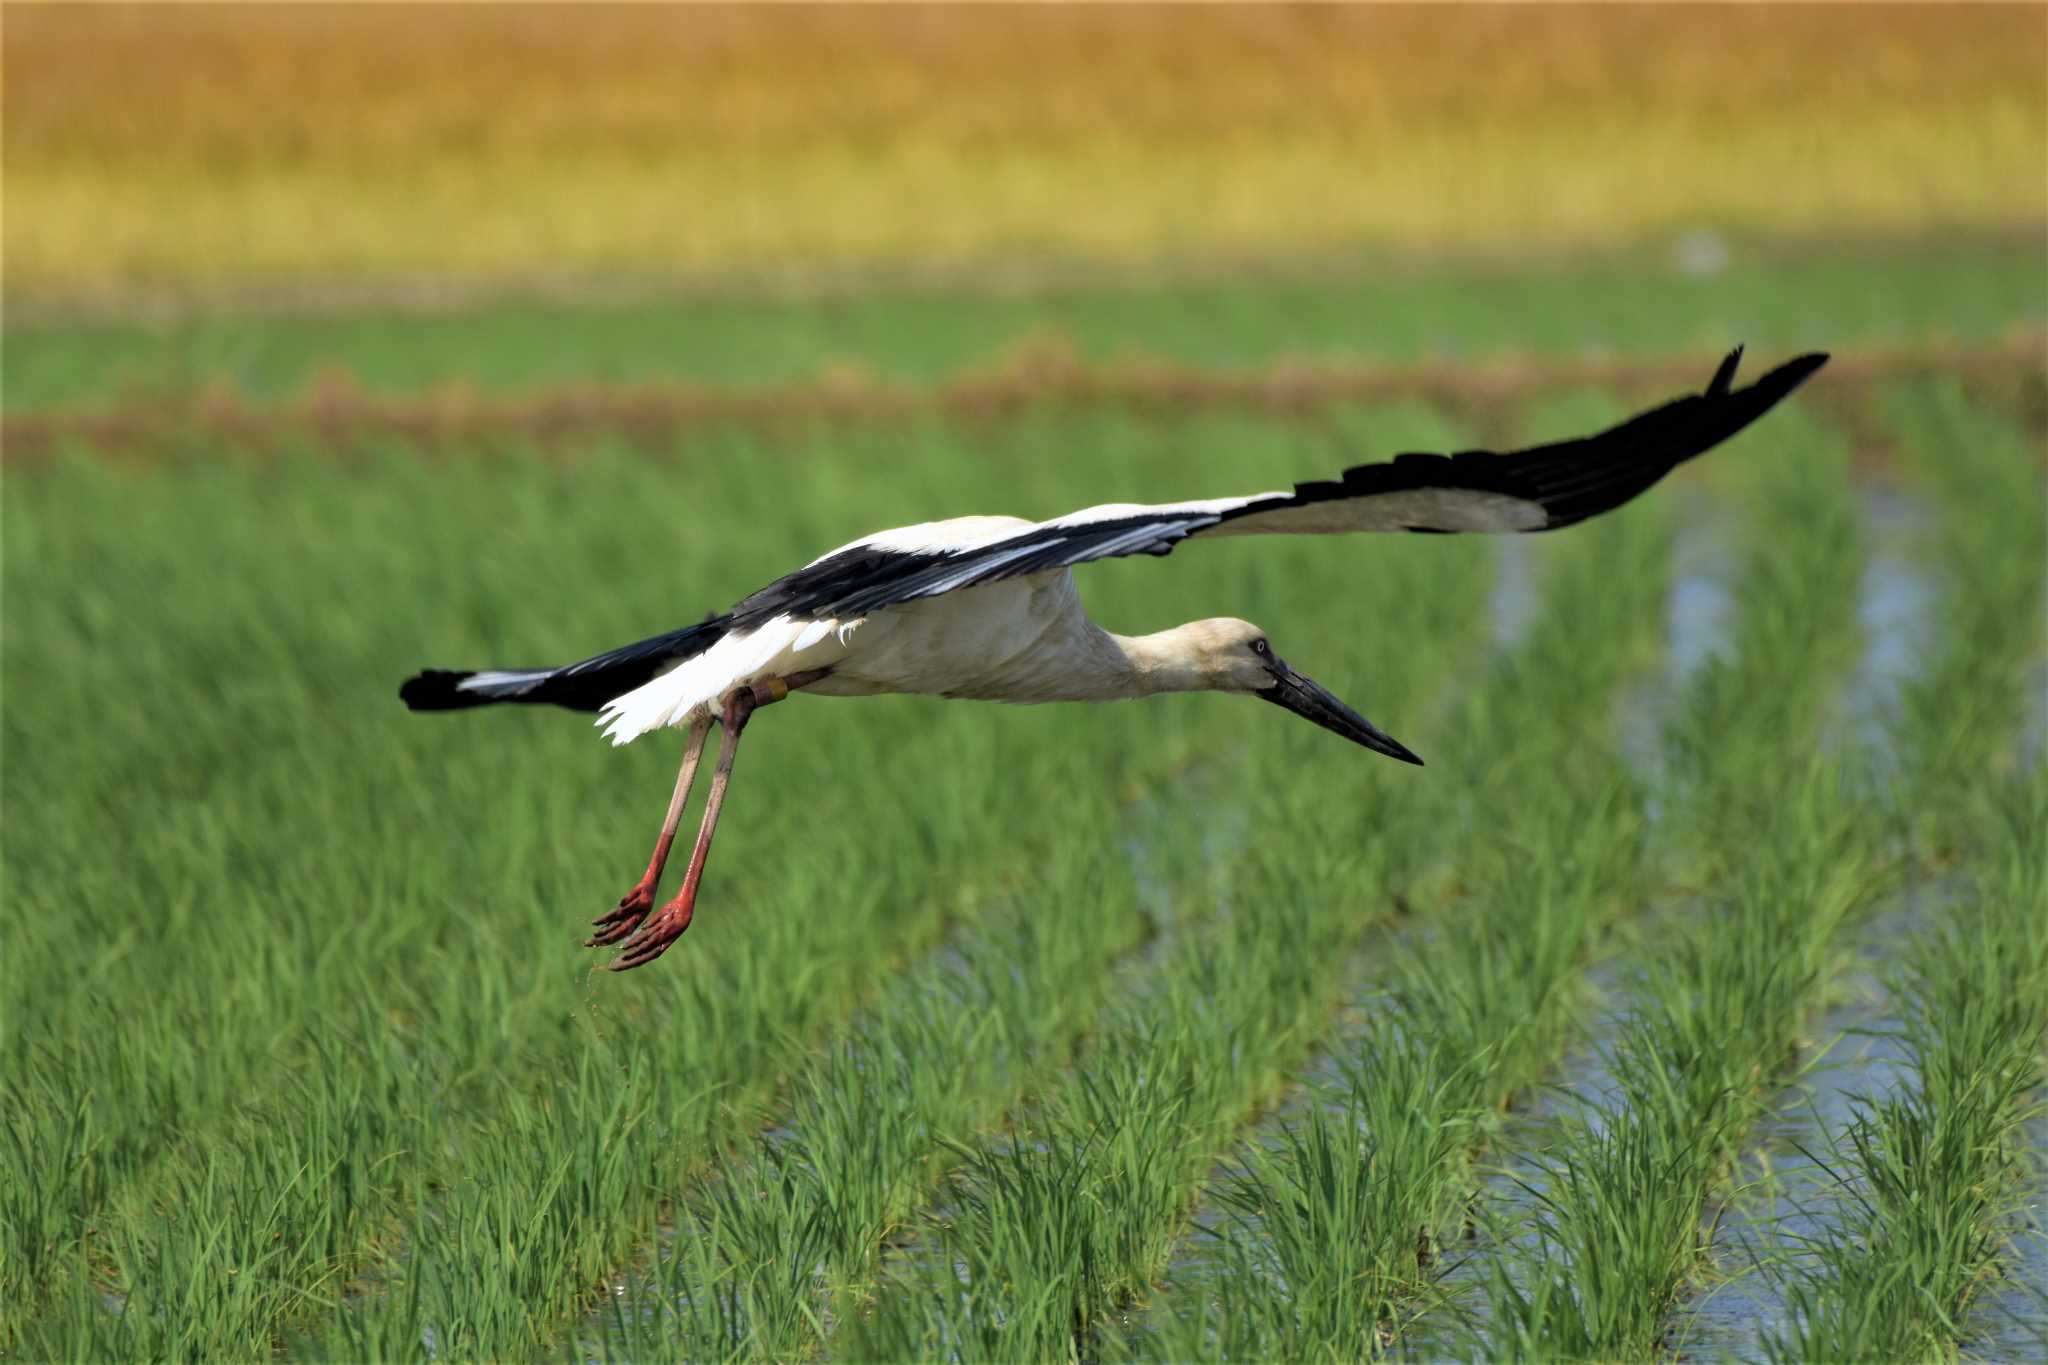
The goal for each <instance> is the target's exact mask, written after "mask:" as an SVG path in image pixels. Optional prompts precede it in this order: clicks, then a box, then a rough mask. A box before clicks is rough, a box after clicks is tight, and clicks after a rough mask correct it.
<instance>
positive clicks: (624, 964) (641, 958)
mask: <svg viewBox="0 0 2048 1365" xmlns="http://www.w3.org/2000/svg"><path fill="white" fill-rule="evenodd" d="M692 890H694V888H692ZM696 902H697V898H696V896H695V895H693V894H690V893H689V892H685V893H683V894H680V895H678V896H677V897H676V898H675V899H674V900H672V901H670V902H669V903H668V904H667V905H664V906H662V907H661V912H660V913H659V914H657V915H656V916H655V917H654V918H653V919H651V920H649V921H647V923H646V924H644V925H642V926H641V927H640V932H639V933H637V934H634V935H633V937H632V938H630V939H628V940H627V941H626V946H625V947H624V948H622V949H620V950H619V955H618V956H617V957H615V958H613V959H612V962H611V969H612V970H613V971H615V972H627V971H631V970H632V969H633V968H635V967H644V966H646V965H647V964H648V963H650V962H652V961H654V959H656V958H657V957H660V956H661V955H662V954H663V953H665V952H667V951H668V946H669V944H671V943H674V942H675V941H676V940H677V939H679V938H681V937H682V936H683V931H684V930H685V929H688V928H689V927H690V919H691V917H692V916H693V915H694V914H695V913H696V910H697V904H696ZM620 932H621V933H623V932H624V931H623V930H621V931H620Z"/></svg>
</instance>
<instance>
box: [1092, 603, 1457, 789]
mask: <svg viewBox="0 0 2048 1365" xmlns="http://www.w3.org/2000/svg"><path fill="white" fill-rule="evenodd" d="M1131 644H1133V645H1138V646H1140V648H1139V649H1135V650H1131V651H1130V653H1131V655H1132V659H1133V662H1134V663H1136V664H1137V665H1138V666H1139V667H1140V669H1141V670H1143V672H1144V673H1145V674H1146V675H1147V676H1148V679H1149V681H1150V684H1151V689H1150V690H1156V691H1162V692H1166V691H1172V692H1244V693H1249V694H1250V695H1252V696H1255V697H1258V698H1260V699H1262V700H1264V701H1270V702H1272V703H1274V704H1275V705H1278V706H1284V707H1286V708H1287V709H1288V710H1290V711H1292V712H1294V714H1296V715H1297V716H1301V717H1303V718H1304V719H1307V720H1312V721H1314V722H1315V723H1316V724H1318V725H1320V726H1322V727H1323V728H1324V729H1325V730H1329V731H1331V732H1333V733H1335V734H1339V735H1342V736H1344V738H1346V739H1348V740H1350V741H1351V742H1352V743H1354V744H1362V745H1364V746H1365V747H1366V748H1368V749H1371V750H1372V751H1373V752H1375V753H1381V754H1385V755H1387V756H1388V757H1389V758H1398V759H1400V760H1401V761H1402V762H1404V763H1414V764H1417V765H1419V764H1421V762H1422V760H1421V759H1419V758H1417V757H1416V756H1415V755H1414V754H1413V753H1412V752H1410V751H1409V749H1408V747H1407V746H1406V745H1404V744H1402V743H1401V742H1400V741H1399V740H1397V739H1395V738H1394V737H1393V736H1392V735H1390V734H1388V733H1387V732H1386V731H1384V730H1382V729H1380V728H1379V727H1378V726H1377V725H1374V724H1373V723H1372V722H1371V721H1369V720H1367V719H1366V718H1365V717H1364V716H1361V715H1359V714H1358V713H1357V712H1356V711H1354V710H1352V709H1351V708H1350V707H1348V706H1346V705H1345V704H1344V703H1343V702H1341V701H1338V700H1337V699H1336V698H1335V697H1333V696H1331V695H1330V693H1329V692H1328V691H1326V690H1325V689H1324V688H1323V687H1322V686H1321V685H1319V684H1317V683H1316V682H1314V681H1312V680H1310V679H1308V678H1305V677H1303V676H1302V675H1301V674H1299V673H1297V672H1295V671H1294V670H1293V669H1292V668H1290V667H1288V665H1287V664H1286V663H1285V662H1283V661H1282V660H1281V658H1280V656H1279V655H1278V654H1277V653H1275V652H1274V649H1273V643H1272V641H1271V640H1269V639H1268V638H1267V637H1266V632H1265V631H1263V630H1261V629H1259V628H1258V627H1257V626H1255V625H1253V624H1252V623H1251V622H1249V621H1240V620H1238V619H1237V618H1236V617H1232V616H1217V617H1212V618H1210V619H1209V620H1206V621H1190V622H1188V623H1187V624H1186V625H1184V626H1179V627H1177V628H1175V629H1173V630H1167V631H1161V632H1160V633H1159V634H1157V635H1148V636H1145V637H1143V638H1142V640H1137V641H1132V642H1131Z"/></svg>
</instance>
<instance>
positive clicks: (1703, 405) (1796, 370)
mask: <svg viewBox="0 0 2048 1365" xmlns="http://www.w3.org/2000/svg"><path fill="white" fill-rule="evenodd" d="M1741 358H1742V350H1741V348H1740V347H1738V348H1736V349H1735V350H1734V351H1733V352H1731V353H1730V354H1729V356H1728V358H1727V359H1726V360H1724V361H1722V362H1721V367H1720V368H1719V369H1718V370H1716V371H1715V373H1714V377H1713V379H1712V380H1711V381H1710V382H1709V383H1708V385H1707V387H1706V390H1705V391H1704V392H1703V393H1698V394H1688V395H1686V396H1685V397H1682V398H1677V399H1673V400H1672V401H1671V402H1668V403H1665V404H1664V405H1663V406H1661V407H1656V408H1652V409H1650V410H1649V411H1647V412H1643V413H1640V414H1638V415H1636V416H1634V417H1631V418H1629V419H1628V420H1627V421H1625V422H1623V423H1621V424H1620V425H1619V426H1614V427H1610V428H1608V429H1607V430H1606V431H1603V432H1599V433H1597V434H1595V435H1592V436H1582V437H1579V438H1578V439H1576V440H1571V441H1559V442H1556V443H1554V444H1551V445H1543V446H1535V447H1532V448H1530V449H1528V450H1518V451H1509V452H1506V453H1496V452H1493V451H1487V450H1467V451H1461V452H1459V453H1458V454H1455V455H1422V454H1408V455H1400V456H1396V457H1395V458H1394V459H1392V460H1389V461H1386V462H1384V463H1381V464H1367V465H1358V466H1356V467H1355V468H1352V469H1347V470H1345V471H1344V473H1343V475H1342V477H1340V478H1336V479H1328V480H1322V481H1319V482H1315V483H1303V484H1297V485H1295V488H1294V491H1293V492H1291V493H1255V494H1252V495H1250V496H1248V497H1240V498H1216V499H1211V500H1209V501H1206V502H1177V503H1163V504H1159V505H1157V506H1140V505H1135V504H1113V505H1110V506H1104V507H1090V508H1087V509H1086V510H1084V511H1080V512H1074V513H1071V514H1069V515H1067V516H1064V517H1059V518H1056V519H1054V520H1052V521H1044V522H1038V523H1036V524H1032V525H1027V526H1024V527H1023V528H1021V529H1006V530H1002V531H996V532H982V533H980V534H974V535H971V536H969V537H967V538H964V539H958V538H949V537H947V536H945V535H943V534H939V530H940V528H943V527H944V526H945V523H940V524H939V525H938V527H935V528H932V529H933V534H931V535H930V536H929V537H927V538H926V540H925V541H921V540H920V538H919V536H918V535H917V534H916V532H917V531H918V530H919V529H920V528H908V530H907V531H904V532H888V533H884V534H883V535H881V536H876V537H871V538H870V539H868V540H865V541H858V542H856V543H854V544H852V545H849V546H847V547H846V548H845V549H842V550H838V551H835V552H834V553H832V554H829V555H827V556H825V557H824V558H823V559H820V560H819V561H817V562H816V563H815V564H811V565H808V566H806V567H805V568H802V569H799V570H797V571H796V572H795V573H793V574H789V575H787V576H786V577H783V578H780V579H777V580H776V581H775V582H773V583H771V584H769V585H768V586H767V587H765V588H763V589H761V591H759V592H757V593H755V594H753V595H752V596H750V597H748V598H746V599H744V600H743V601H741V602H740V603H739V604H738V605H737V606H735V607H734V608H733V613H732V614H733V623H734V625H735V626H738V627H741V628H744V627H746V626H748V625H750V624H754V623H756V622H758V621H765V620H768V619H770V618H772V617H775V616H787V617H789V618H791V619H794V620H823V619H826V618H834V619H839V620H847V619H851V618H855V617H859V616H865V615H867V614H868V613H870V612H874V611H879V610H880V609H882V608H883V607H888V606H894V605H896V604H898V603H901V602H911V601H915V600H917V599H919V598H924V597H937V596H939V595H940V594H942V593H948V592H955V591H957V590H959V589H961V588H970V587H975V586H977V585H979V584H983V583H994V582H999V581H1001V580H1003V579H1006V578H1016V577H1019V576H1021V575H1024V574H1031V573H1038V572H1040V571H1042V570H1046V569H1058V568H1067V567H1071V566H1073V565H1076V564H1086V563H1088V562H1090V561H1091V560H1097V559H1114V558H1117V557H1119V556H1123V555H1136V554H1148V555H1163V554H1166V553H1168V552H1169V551H1171V550H1172V549H1173V547H1174V546H1175V545H1177V544H1179V543H1180V542H1181V541H1183V540H1186V539H1188V538H1189V537H1194V536H1221V535H1253V534H1282V535H1328V534H1335V533H1338V532H1344V531H1426V532H1458V531H1479V532H1511V531H1549V530H1554V529H1555V528H1557V527H1560V526H1569V525H1571V524H1572V523H1573V522H1578V521H1584V520H1585V519H1586V518H1587V517H1590V516H1595V515H1598V514H1599V513H1601V512H1605V511H1607V510H1608V509H1610V508H1614V507H1619V506H1620V505H1621V504H1623V503H1625V502H1627V501H1628V500H1629V499H1631V498H1633V497H1635V496H1636V495H1637V494H1639V493H1641V492H1643V491H1644V490H1645V489H1647V488H1649V487H1650V486H1651V485H1652V484H1654V483H1656V482H1657V480H1659V479H1661V478H1663V477H1664V476H1665V475H1666V474H1668V473H1670V472H1671V471H1672V470H1673V469H1675V468H1677V467H1678V466H1679V465H1680V464H1683V463H1684V462H1685V461H1687V460H1689V459H1691V458H1693V457H1694V456H1695V455H1698V454H1701V453H1702V452H1704V451H1707V450H1710V449H1712V448H1713V447H1714V446H1716V445H1719V444H1720V443H1721V442H1723V441H1725V440H1727V439H1728V438H1729V437H1730V436H1733V435H1734V434H1735V433H1736V432H1738V431H1741V430H1742V429H1743V428H1744V427H1746V426H1748V425H1749V424H1750V423H1751V422H1754V421H1755V420H1756V419H1757V418H1759V417H1761V416H1763V415H1764V414H1765V413H1766V412H1768V411H1770V410H1771V409H1772V408H1773V407H1775V406H1776V405H1777V404H1778V403H1779V402H1780V401H1781V400H1782V399H1784V397H1785V396H1786V395H1787V394H1789V393H1791V392H1792V391H1793V390H1794V389H1796V388H1798V387H1799V385H1800V384H1802V383H1803V382H1805V380H1806V379H1807V377H1808V376H1810V375H1811V374H1813V372H1814V371H1815V370H1818V369H1819V368H1820V367H1821V366H1822V365H1824V364H1826V363H1827V356H1825V355H1820V354H1815V355H1806V356H1801V357H1800V358H1799V359H1797V360H1793V361H1789V362H1787V363H1786V364H1784V365H1780V366H1779V367H1778V368H1777V369H1775V370H1772V371H1771V372H1770V373H1768V374H1766V375H1765V376H1764V377H1763V378H1761V379H1759V380H1757V381H1756V382H1755V383H1754V384H1751V385H1749V386H1748V387H1747V388H1741V389H1737V388H1735V387H1733V384H1734V379H1735V367H1736V364H1737V362H1738V361H1740V360H1741ZM949 539H950V540H951V543H947V542H948V541H949Z"/></svg>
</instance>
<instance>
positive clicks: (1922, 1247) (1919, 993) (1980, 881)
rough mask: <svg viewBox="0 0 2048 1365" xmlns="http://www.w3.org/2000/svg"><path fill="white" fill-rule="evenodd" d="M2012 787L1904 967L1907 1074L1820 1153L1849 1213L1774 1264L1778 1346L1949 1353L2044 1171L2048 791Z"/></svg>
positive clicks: (1829, 1354) (1882, 1354) (1849, 1354)
mask: <svg viewBox="0 0 2048 1365" xmlns="http://www.w3.org/2000/svg"><path fill="white" fill-rule="evenodd" d="M2008 799H2010V800H2011V802H2012V808H2011V809H2010V810H2009V811H2008V813H2007V814H2008V822H2007V823H2006V824H2005V825H2004V830H2003V835H2004V837H2003V838H2002V839H2001V840H2000V844H1999V846H1998V847H1997V848H1996V849H1995V850H1994V851H1991V857H1992V859H1993V860H1994V861H1992V862H1991V863H1990V864H1989V866H1987V867H1986V868H1985V870H1984V871H1983V872H1982V873H1980V874H1979V876H1978V877H1977V878H1976V880H1975V885H1974V887H1973V890H1972V892H1971V894H1970V895H1969V896H1968V897H1967V898H1965V900H1964V901H1963V902H1962V903H1961V904H1959V905H1958V906H1956V907H1954V908H1952V909H1951V910H1950V911H1949V912H1947V913H1946V914H1944V915H1943V917H1942V919H1941V920H1940V922H1938V923H1937V924H1935V925H1934V926H1932V927H1931V928H1929V929H1928V930H1927V931H1926V932H1924V933H1922V934H1921V935H1920V936H1919V937H1917V938H1916V939H1915V940H1914V942H1913V943H1912V944H1911V945H1910V946H1909V947H1908V949H1907V953H1906V958H1905V964H1904V966H1903V968H1902V969H1901V970H1900V971H1899V972H1898V974H1897V975H1898V979H1897V981H1896V984H1895V986H1894V998H1896V999H1899V1000H1901V1001H1903V1002H1904V1006H1903V1018H1902V1020H1901V1025H1902V1029H1903V1034H1904V1045H1905V1049H1906V1051H1907V1054H1908V1056H1909V1057H1910V1059H1911V1062H1912V1070H1913V1078H1912V1080H1911V1081H1910V1082H1909V1083H1908V1084H1907V1085H1906V1086H1905V1087H1904V1088H1903V1090H1902V1091H1900V1092H1899V1093H1896V1094H1892V1095H1889V1096H1870V1097H1866V1098H1865V1099H1864V1100H1863V1101H1862V1102H1861V1103H1860V1105H1859V1106H1858V1111H1857V1113H1856V1116H1855V1117H1854V1119H1853V1120H1852V1121H1851V1122H1850V1123H1849V1125H1848V1128H1847V1130H1846V1131H1845V1132H1843V1133H1841V1134H1838V1135H1836V1136H1835V1137H1834V1139H1833V1140H1832V1142H1831V1149H1830V1150H1829V1151H1828V1152H1826V1153H1823V1154H1819V1155H1817V1156H1816V1160H1818V1161H1820V1162H1822V1164H1823V1165H1824V1166H1825V1167H1827V1169H1829V1170H1830V1171H1831V1172H1832V1173H1833V1174H1834V1176H1835V1177H1836V1179H1837V1181H1838V1182H1839V1196H1838V1199H1837V1200H1836V1204H1837V1207H1838V1209H1839V1217H1838V1218H1836V1219H1835V1220H1833V1221H1831V1222H1830V1223H1829V1224H1828V1226H1827V1229H1826V1231H1825V1232H1824V1233H1823V1234H1822V1235H1820V1236H1819V1237H1818V1238H1817V1239H1815V1240H1814V1241H1813V1242H1812V1243H1811V1244H1810V1245H1809V1246H1808V1247H1806V1248H1805V1250H1806V1252H1807V1254H1806V1255H1805V1256H1803V1257H1801V1258H1798V1259H1794V1260H1787V1261H1781V1262H1779V1265H1780V1267H1781V1273H1780V1274H1779V1276H1778V1282H1779V1285H1780V1287H1781V1289H1782V1292H1783V1294H1784V1299H1785V1304H1786V1309H1787V1321H1786V1323H1785V1325H1784V1327H1783V1328H1782V1329H1779V1330H1776V1331H1773V1332H1771V1333H1769V1334H1767V1336H1766V1338H1765V1344H1766V1347H1767V1349H1768V1351H1769V1353H1770V1355H1771V1356H1772V1358H1773V1359H1777V1360H1823V1359H1825V1360H1904V1359H1928V1358H1935V1357H1942V1356H1946V1355H1949V1354H1950V1353H1952V1352H1953V1351H1954V1350H1955V1349H1956V1348H1957V1347H1958V1345H1959V1344H1960V1343H1961V1342H1962V1341H1963V1340H1964V1338H1965V1337H1966V1335H1967V1333H1968V1332H1969V1330H1970V1310H1971V1307H1972V1304H1973V1302H1974V1300H1975V1299H1976V1298H1977V1296H1978V1294H1979V1292H1980V1289H1981V1287H1982V1285H1983V1282H1984V1278H1985V1275H1986V1272H1987V1270H1989V1269H1990V1268H1991V1267H1992V1266H1993V1265H1994V1264H1995V1262H1996V1261H1997V1259H1998V1257H1999V1255H2000V1250H2001V1243H2002V1242H2003V1234H2004V1220H2005V1218H2006V1217H2007V1215H2008V1213H2009V1211H2010V1210H2011V1209H2012V1208H2013V1207H2014V1205H2015V1204H2016V1202H2017V1191H2018V1182H2019V1181H2020V1180H2021V1179H2023V1178H2027V1177H2030V1176H2032V1175H2034V1174H2036V1172H2035V1170H2034V1169H2033V1165H2034V1163H2033V1162H2032V1161H2030V1160H2029V1157H2028V1156H2027V1155H2026V1145H2025V1139H2024V1137H2023V1136H2022V1131H2023V1129H2024V1126H2025V1125H2026V1124H2027V1123H2029V1122H2030V1121H2032V1120H2033V1119H2034V1118H2035V1117H2037V1116H2038V1115H2039V1114H2040V1112H2041V1106H2040V1100H2039V1089H2040V1087H2041V1085H2042V1084H2043V1082H2044V1080H2048V1073H2044V1071H2043V1062H2042V1051H2041V1040H2042V1038H2043V1036H2044V1034H2048V925H2044V922H2043V918H2042V916H2041V914H2040V907H2041V905H2042V904H2043V902H2044V900H2048V847H2044V844H2043V836H2042V833H2041V831H2042V830H2043V828H2048V787H2044V784H2043V783H2042V782H2041V780H2040V779H2039V778H2038V777H2036V778H2034V779H2033V780H2032V781H2031V782H2029V783H2027V784H2026V785H2025V787H2024V788H2023V789H2022V790H2020V791H2017V792H2014V793H2012V795H2011V796H2010V797H2009V798H2008Z"/></svg>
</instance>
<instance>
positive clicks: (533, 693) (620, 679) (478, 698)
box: [398, 616, 730, 711]
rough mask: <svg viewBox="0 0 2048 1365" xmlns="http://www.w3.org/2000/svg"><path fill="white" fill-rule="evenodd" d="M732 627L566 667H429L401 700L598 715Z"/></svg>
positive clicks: (698, 629) (430, 705) (431, 706)
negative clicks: (556, 708)
mask: <svg viewBox="0 0 2048 1365" xmlns="http://www.w3.org/2000/svg"><path fill="white" fill-rule="evenodd" d="M729 625H730V618H728V617H723V616H719V617H713V618H712V619H710V620H708V621H704V622H701V623H699V624H697V625H694V626H685V627H683V628H682V629H681V630H673V631H670V632H669V633H668V634H666V635H655V636H650V637H649V638H647V639H645V640H639V641H636V642H635V643H633V644H630V645H625V646H622V647H620V648H618V649H614V650H610V651H608V652H606V653H603V654H599V655H596V656H594V657H592V658H588V659H584V660H582V661H580V662H578V663H573V664H567V665H565V666H563V667H561V668H525V669H504V668H488V669H478V670H468V671H465V670H459V669H445V668H429V669H425V670H423V671H422V672H419V673H416V674H414V675H413V676H412V677H410V678H407V679H406V680H405V682H404V683H402V684H400V686H399V689H398V698H399V700H400V701H402V702H404V703H405V704H406V707H407V708H408V709H409V710H413V711H462V710H467V709H468V708H469V707H472V706H490V705H493V704H495V703H498V702H526V703H530V704H539V705H548V706H564V707H567V708H569V709H570V710H572V711H596V710H599V709H601V708H602V707H603V706H604V704H605V703H606V702H608V701H610V700H611V699H612V698H614V697H617V696H622V695H624V694H625V693H627V692H631V691H632V690H633V689H634V688H636V687H639V686H641V685H643V684H645V683H647V682H649V681H651V680H652V679H654V678H656V677H658V676H659V675H660V674H662V673H663V672H665V671H666V670H668V669H669V668H671V667H673V666H674V665H676V664H678V663H680V662H681V661H683V660H684V659H688V658H693V657H694V656H696V655H698V654H702V653H703V652H704V651H705V650H707V649H709V648H710V647H711V646H712V645H714V644H716V643H717V642H718V641H719V639H720V638H722V637H723V636H724V635H725V632H726V629H727V627H728V626H729Z"/></svg>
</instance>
